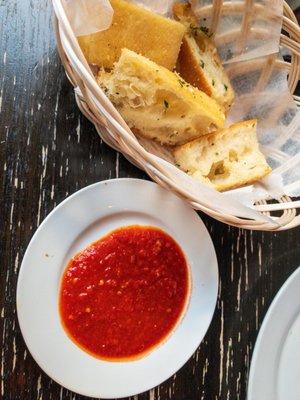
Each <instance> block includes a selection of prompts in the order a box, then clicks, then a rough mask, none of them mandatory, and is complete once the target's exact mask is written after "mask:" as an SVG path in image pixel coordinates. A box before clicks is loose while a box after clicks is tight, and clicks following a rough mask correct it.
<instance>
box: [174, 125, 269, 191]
mask: <svg viewBox="0 0 300 400" xmlns="http://www.w3.org/2000/svg"><path fill="white" fill-rule="evenodd" d="M256 123H257V121H256V120H255V119H254V120H248V121H243V122H239V123H236V124H233V125H231V126H230V127H229V128H226V129H219V130H218V131H216V132H214V133H211V134H208V135H205V136H202V137H201V138H198V139H195V140H193V141H191V142H189V143H186V144H183V145H181V146H177V147H176V148H175V149H174V152H173V154H174V158H175V160H176V163H177V164H178V165H179V167H180V168H181V169H182V170H184V171H185V172H187V173H188V174H189V175H191V176H193V177H194V178H195V179H198V180H200V181H201V182H203V183H205V184H207V185H209V186H211V187H214V188H215V189H216V190H219V191H225V190H229V189H235V188H238V187H241V186H245V185H249V184H252V183H254V182H256V181H257V180H259V179H262V178H264V177H265V176H266V175H268V174H269V173H270V172H271V168H270V166H269V165H268V164H267V162H266V160H265V158H264V156H263V154H262V153H261V152H260V150H259V147H258V143H257V138H256ZM220 168H221V169H222V172H216V171H217V169H220Z"/></svg>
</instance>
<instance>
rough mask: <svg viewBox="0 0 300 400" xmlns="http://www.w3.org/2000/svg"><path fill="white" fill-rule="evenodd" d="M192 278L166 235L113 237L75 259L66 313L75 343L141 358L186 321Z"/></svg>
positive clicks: (66, 278)
mask: <svg viewBox="0 0 300 400" xmlns="http://www.w3.org/2000/svg"><path fill="white" fill-rule="evenodd" d="M188 294H189V271H188V266H187V262H186V259H185V256H184V254H183V252H182V250H181V248H180V247H179V246H178V244H177V243H176V242H175V241H174V239H172V238H171V237H170V236H169V235H168V234H166V233H165V232H163V231H162V230H160V229H158V228H154V227H150V226H138V225H134V226H128V227H124V228H120V229H117V230H114V231H113V232H111V233H109V234H108V235H107V236H105V237H103V238H101V239H100V240H99V241H96V242H94V243H92V244H91V245H90V246H88V247H87V248H86V249H85V250H83V251H81V252H80V253H78V254H77V255H76V256H75V257H73V258H72V259H71V261H70V262H69V264H68V265H67V267H66V270H65V272H64V275H63V277H62V282H61V289H60V295H59V309H60V315H61V320H62V324H63V326H64V329H65V330H66V332H67V334H68V336H69V337H70V338H71V339H72V340H73V341H74V342H75V343H76V344H77V345H78V346H80V347H81V348H82V349H83V350H85V351H86V352H88V353H90V354H91V355H93V356H95V357H98V358H101V359H105V360H111V361H121V360H126V359H133V358H139V357H142V356H143V355H145V354H146V353H148V352H149V351H150V350H152V349H153V348H154V347H155V346H157V345H158V344H160V343H161V342H163V341H164V340H165V339H166V338H167V337H168V335H169V334H170V333H171V332H172V330H173V329H174V327H175V326H176V325H177V323H178V322H179V320H180V317H181V316H182V315H183V312H184V310H185V307H186V305H187V300H188Z"/></svg>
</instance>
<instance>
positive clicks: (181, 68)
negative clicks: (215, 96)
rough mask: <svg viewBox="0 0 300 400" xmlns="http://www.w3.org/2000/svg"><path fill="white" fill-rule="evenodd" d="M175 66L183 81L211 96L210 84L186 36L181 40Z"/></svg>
mask: <svg viewBox="0 0 300 400" xmlns="http://www.w3.org/2000/svg"><path fill="white" fill-rule="evenodd" d="M177 68H178V72H179V74H180V75H181V76H182V78H183V79H184V80H185V81H187V82H189V83H190V84H191V85H193V86H195V87H196V88H198V89H199V90H202V91H203V92H204V93H206V94H207V95H208V96H210V97H211V96H212V90H211V86H210V85H209V84H208V82H207V79H206V76H205V74H204V71H203V68H201V67H200V66H199V63H198V60H197V59H196V57H195V55H194V52H193V50H192V49H191V47H190V45H189V43H188V39H187V37H186V36H185V37H184V38H183V41H182V45H181V49H180V53H179V57H178V63H177Z"/></svg>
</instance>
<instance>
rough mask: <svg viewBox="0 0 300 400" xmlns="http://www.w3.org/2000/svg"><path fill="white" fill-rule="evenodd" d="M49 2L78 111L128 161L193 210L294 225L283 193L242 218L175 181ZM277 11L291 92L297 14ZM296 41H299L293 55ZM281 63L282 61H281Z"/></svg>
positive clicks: (265, 225)
mask: <svg viewBox="0 0 300 400" xmlns="http://www.w3.org/2000/svg"><path fill="white" fill-rule="evenodd" d="M221 3H222V2H221ZM224 3H231V2H224ZM53 6H54V11H55V19H54V27H55V33H56V40H57V49H58V52H59V55H60V58H61V60H62V63H63V65H64V67H65V70H66V74H67V76H68V78H69V80H70V82H71V84H72V85H73V86H74V88H75V97H76V101H77V104H78V106H79V108H80V110H81V111H82V112H83V114H84V115H85V116H86V117H87V118H88V119H90V120H91V121H92V122H93V124H94V125H95V127H96V129H97V131H98V133H99V135H101V137H102V139H103V140H104V141H106V142H107V143H108V144H109V145H110V146H111V147H113V148H115V149H116V150H117V151H121V152H122V153H123V154H124V155H125V157H127V158H128V159H129V160H130V161H131V162H132V161H133V160H134V164H136V165H137V166H138V167H140V168H142V169H144V170H145V171H146V172H147V173H148V175H149V176H150V177H151V178H152V179H153V180H154V181H156V182H157V183H158V184H160V185H161V186H163V187H165V188H167V189H168V190H171V191H173V192H175V194H177V195H179V196H180V197H181V198H183V199H185V200H186V201H187V202H188V203H189V204H190V205H191V206H192V207H193V208H195V209H196V210H202V211H203V212H205V213H206V214H208V215H210V216H212V217H213V218H215V219H217V220H219V221H221V222H224V223H227V224H229V225H233V226H237V227H240V228H244V229H252V230H269V231H280V230H284V229H290V228H293V227H295V226H298V225H300V215H297V211H296V210H297V208H300V201H292V200H291V199H290V198H289V197H288V196H282V197H281V198H280V199H278V205H277V206H274V205H272V204H269V205H268V204H266V202H264V203H265V204H258V206H257V211H258V212H259V213H260V215H264V216H265V217H263V218H264V220H262V219H261V217H257V219H256V218H255V217H253V219H250V218H249V219H248V218H243V217H239V216H237V215H234V214H228V213H224V212H220V211H218V209H215V208H213V207H212V206H211V204H207V202H205V201H203V199H199V198H198V197H196V198H195V196H193V195H191V193H188V192H187V190H185V189H183V188H182V187H180V185H179V184H177V183H175V182H174V180H173V179H172V176H170V175H169V173H168V171H167V170H166V168H163V167H162V165H161V163H160V162H158V160H157V159H156V156H154V155H153V154H151V153H149V152H147V151H146V150H145V149H144V148H143V147H142V146H141V144H140V143H139V142H138V141H137V139H136V138H135V136H134V134H133V133H132V132H131V130H130V128H129V127H128V126H127V124H126V122H125V121H124V120H123V118H122V117H121V115H120V114H119V113H118V111H117V110H116V109H115V107H114V106H113V104H112V103H111V102H110V100H109V99H108V98H107V97H106V95H105V94H104V93H103V92H102V90H101V89H100V87H99V86H98V85H97V83H96V80H95V78H94V75H93V73H92V71H91V69H90V67H89V65H88V63H87V61H86V59H85V57H84V55H83V53H82V51H81V49H80V47H79V44H78V41H77V39H76V37H75V35H74V33H73V31H72V28H71V26H70V24H69V21H68V19H67V17H66V13H65V10H64V7H63V4H62V0H53ZM283 12H284V15H283V28H284V29H285V30H286V31H287V32H289V33H290V37H289V40H288V41H284V40H283V44H284V45H285V46H287V47H288V48H289V49H290V50H291V51H292V60H291V67H290V75H289V80H288V84H289V89H290V90H291V92H293V91H294V89H295V87H296V85H297V82H298V80H299V71H300V28H299V25H297V24H296V21H297V20H296V17H295V16H294V14H293V12H292V10H291V9H290V7H289V6H288V5H287V3H285V2H284V6H283ZM285 37H287V36H285ZM281 41H282V40H281ZM295 44H296V48H295ZM297 46H298V47H299V55H298V53H297V51H298V47H297ZM284 64H285V63H284ZM284 67H286V66H285V65H284ZM103 128H105V129H106V130H107V132H109V135H108V136H106V137H105V138H104V137H103ZM174 168H175V167H174ZM216 193H218V192H216ZM216 196H217V195H216ZM280 204H282V206H280ZM273 211H282V215H281V216H280V217H273V216H272V215H271V213H272V212H273Z"/></svg>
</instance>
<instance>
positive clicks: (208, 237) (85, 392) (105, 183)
mask: <svg viewBox="0 0 300 400" xmlns="http://www.w3.org/2000/svg"><path fill="white" fill-rule="evenodd" d="M124 182H125V183H126V184H131V183H134V184H139V185H140V184H146V185H151V186H152V187H154V186H155V187H156V188H157V190H159V191H164V192H165V193H168V196H171V197H173V198H174V199H176V200H175V201H180V202H181V203H182V204H184V206H185V207H186V208H187V209H189V210H191V211H193V210H192V209H191V207H190V206H188V205H187V204H186V203H184V202H183V201H182V200H181V199H179V198H178V197H177V196H175V195H174V194H172V193H170V192H168V191H167V190H166V189H163V188H161V187H160V186H158V185H157V184H156V183H154V182H151V181H145V180H141V179H132V178H118V179H111V180H105V181H101V182H97V183H94V184H92V185H89V186H87V187H84V188H83V189H80V190H78V191H76V192H75V193H73V194H72V195H70V196H69V197H67V198H66V199H65V200H63V201H62V202H61V203H60V204H58V205H57V206H56V207H55V208H54V209H53V210H52V211H51V212H50V214H49V215H48V216H47V217H46V218H45V219H44V221H43V222H42V223H41V225H40V226H39V227H38V229H37V230H36V232H35V233H34V235H33V237H32V239H31V241H30V243H29V245H28V247H27V250H26V252H25V254H24V257H23V261H22V265H21V268H20V271H19V276H18V284H17V315H18V320H19V326H20V329H21V332H22V335H23V338H24V340H25V343H26V345H27V347H28V349H29V351H30V353H31V355H32V356H33V358H34V359H35V361H36V362H37V364H38V365H39V366H40V367H41V368H42V369H43V370H44V371H45V372H46V373H47V374H48V376H50V377H51V378H52V379H53V380H54V381H56V382H57V383H59V384H61V385H62V386H64V387H67V388H68V389H69V390H72V391H74V392H76V393H78V394H81V395H84V396H88V397H105V398H117V397H127V396H132V395H135V394H137V393H142V392H144V391H146V390H149V389H151V388H152V387H154V386H157V385H158V384H160V383H162V382H164V381H165V380H166V379H168V378H169V377H171V376H172V375H173V374H174V373H176V372H177V371H178V369H180V368H181V367H182V366H183V365H184V364H185V363H186V362H187V360H188V359H189V358H190V357H191V356H192V354H193V353H194V351H195V350H196V349H197V347H198V346H199V344H200V343H201V341H202V340H203V338H204V336H205V334H206V332H207V330H208V328H209V325H210V323H211V320H212V318H213V315H214V310H215V306H216V302H217V294H218V279H219V278H218V263H217V258H216V253H215V250H214V246H213V243H212V240H211V238H210V235H209V233H208V231H207V229H206V227H205V225H204V224H203V222H202V220H201V219H200V217H198V216H197V221H198V223H199V224H200V225H201V228H202V229H203V231H204V232H205V234H206V239H207V240H208V242H209V243H210V246H211V249H210V250H211V251H212V255H213V258H214V260H213V264H214V265H212V268H213V270H214V271H213V274H214V288H213V292H214V293H213V297H214V302H213V303H214V304H213V307H211V309H210V310H209V312H210V316H209V318H208V321H207V327H206V329H205V331H204V332H202V335H201V338H199V343H198V345H197V346H196V347H195V348H194V350H193V351H192V352H191V353H190V354H187V355H186V356H185V357H183V358H182V360H181V362H180V364H178V365H176V367H174V368H173V369H171V368H170V372H169V373H168V376H167V377H166V376H164V377H163V379H159V380H158V381H157V382H156V383H155V385H151V386H149V387H144V388H143V389H142V390H139V391H138V392H137V391H134V392H133V391H128V392H126V393H125V392H124V393H122V394H121V395H120V394H118V395H116V394H112V395H109V396H107V395H105V396H103V395H102V394H101V393H94V392H93V393H91V392H87V391H81V390H80V389H79V388H78V387H70V386H66V385H65V384H64V382H63V380H61V379H59V378H58V377H57V376H54V375H53V374H51V373H49V371H48V370H47V368H46V367H45V365H43V362H42V361H41V360H40V359H39V357H38V355H37V354H34V352H33V351H31V347H32V346H31V343H30V340H28V337H27V335H26V332H25V327H24V326H23V322H22V315H21V314H20V307H19V306H18V304H19V299H20V291H21V282H22V275H23V274H24V268H23V264H24V263H26V260H27V258H28V257H29V254H30V251H31V245H32V243H33V242H34V240H36V238H37V237H38V236H39V233H40V231H41V230H42V229H44V227H45V225H46V224H47V223H48V221H49V220H50V218H51V216H52V215H53V214H54V213H55V212H56V211H57V210H59V209H60V208H62V207H63V206H65V204H66V203H68V202H70V201H72V199H74V198H76V197H77V196H79V195H80V194H82V193H84V192H87V191H89V190H93V188H97V187H99V186H103V185H111V184H118V183H124ZM193 212H194V211H193ZM194 213H195V212H194ZM195 214H196V213H195ZM183 319H184V318H183Z"/></svg>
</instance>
